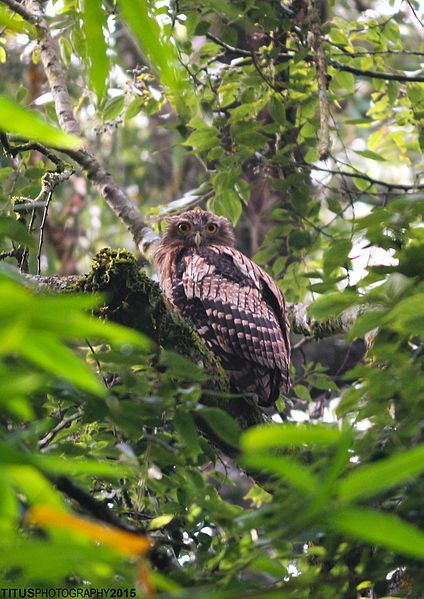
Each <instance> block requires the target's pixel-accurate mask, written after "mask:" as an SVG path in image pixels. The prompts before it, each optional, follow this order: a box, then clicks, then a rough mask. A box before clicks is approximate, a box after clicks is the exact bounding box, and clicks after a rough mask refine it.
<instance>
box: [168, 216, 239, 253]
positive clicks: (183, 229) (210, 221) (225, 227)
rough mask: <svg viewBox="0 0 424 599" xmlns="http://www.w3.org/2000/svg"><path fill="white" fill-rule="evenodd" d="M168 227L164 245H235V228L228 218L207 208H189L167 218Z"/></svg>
mask: <svg viewBox="0 0 424 599" xmlns="http://www.w3.org/2000/svg"><path fill="white" fill-rule="evenodd" d="M166 220H167V223H168V228H167V230H166V233H165V235H164V236H163V238H162V245H168V244H173V245H174V244H175V245H183V246H186V247H198V248H199V247H204V246H207V245H212V244H213V245H229V246H234V244H235V237H234V232H233V228H232V226H231V223H230V221H229V220H228V219H226V218H224V217H223V216H217V215H216V214H213V212H208V211H207V210H188V211H187V212H183V213H182V214H179V215H178V216H170V217H168V218H167V219H166Z"/></svg>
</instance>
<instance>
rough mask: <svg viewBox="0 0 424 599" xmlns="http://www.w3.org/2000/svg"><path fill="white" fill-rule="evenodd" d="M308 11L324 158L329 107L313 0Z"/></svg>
mask: <svg viewBox="0 0 424 599" xmlns="http://www.w3.org/2000/svg"><path fill="white" fill-rule="evenodd" d="M308 12H309V19H310V23H311V35H312V47H313V50H314V59H315V65H316V69H317V76H318V105H319V143H318V156H319V158H320V160H325V159H326V158H327V157H328V153H329V151H330V131H329V126H328V121H329V115H330V109H329V107H328V97H327V81H328V79H327V69H326V65H325V55H324V48H323V45H322V36H321V27H320V20H319V15H318V11H317V9H316V8H315V6H314V3H313V0H308Z"/></svg>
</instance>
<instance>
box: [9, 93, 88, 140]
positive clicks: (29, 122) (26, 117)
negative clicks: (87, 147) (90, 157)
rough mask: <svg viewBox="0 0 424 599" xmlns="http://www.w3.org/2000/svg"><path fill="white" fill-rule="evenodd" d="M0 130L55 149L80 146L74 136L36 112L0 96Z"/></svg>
mask: <svg viewBox="0 0 424 599" xmlns="http://www.w3.org/2000/svg"><path fill="white" fill-rule="evenodd" d="M0 129H2V130H3V131H5V132H6V133H14V134H15V135H22V137H24V138H26V139H34V140H36V141H39V142H41V143H43V144H46V145H48V146H53V147H55V148H63V149H66V150H77V149H78V148H80V147H81V145H82V142H81V140H80V139H79V138H78V137H76V136H75V135H70V134H69V133H64V132H63V131H60V130H59V129H56V128H55V127H53V126H52V125H50V124H49V123H47V122H46V121H44V120H43V119H42V118H41V116H40V115H39V114H38V113H37V112H33V111H30V110H26V109H25V108H22V107H21V106H19V105H18V104H15V102H12V100H9V99H8V98H5V97H4V96H0Z"/></svg>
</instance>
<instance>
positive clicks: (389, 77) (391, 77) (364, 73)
mask: <svg viewBox="0 0 424 599" xmlns="http://www.w3.org/2000/svg"><path fill="white" fill-rule="evenodd" d="M328 62H329V64H330V65H331V66H332V67H334V68H335V69H337V70H338V71H346V72H347V73H353V75H358V76H359V77H372V78H373V79H384V80H386V81H401V82H403V83H408V82H411V81H414V82H419V83H424V77H418V76H412V77H410V76H408V75H395V74H394V73H380V72H379V71H368V70H366V69H365V70H362V69H356V68H355V67H350V66H349V65H347V64H342V63H341V62H338V61H337V60H329V61H328Z"/></svg>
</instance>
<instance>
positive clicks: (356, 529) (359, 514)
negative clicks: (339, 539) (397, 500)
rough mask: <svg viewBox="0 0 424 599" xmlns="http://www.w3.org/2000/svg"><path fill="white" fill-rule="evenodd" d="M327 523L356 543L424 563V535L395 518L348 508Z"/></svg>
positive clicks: (372, 511) (334, 514)
mask: <svg viewBox="0 0 424 599" xmlns="http://www.w3.org/2000/svg"><path fill="white" fill-rule="evenodd" d="M327 521H328V523H329V524H330V526H332V527H334V528H336V529H337V530H338V531H339V532H342V533H344V534H347V535H349V536H350V537H352V538H354V539H359V540H360V541H365V542H367V543H371V544H372V545H377V546H382V547H386V549H390V550H392V551H395V552H396V553H400V554H401V555H406V556H408V557H415V558H419V559H422V560H424V533H423V532H422V531H421V530H420V529H419V528H416V527H415V526H413V525H412V524H409V523H408V522H404V521H403V520H401V519H400V518H398V517H397V516H394V515H393V514H383V513H381V512H377V511H374V510H368V509H363V508H354V507H349V508H341V509H338V510H335V511H334V512H333V513H332V514H331V515H330V516H328V518H327Z"/></svg>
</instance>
